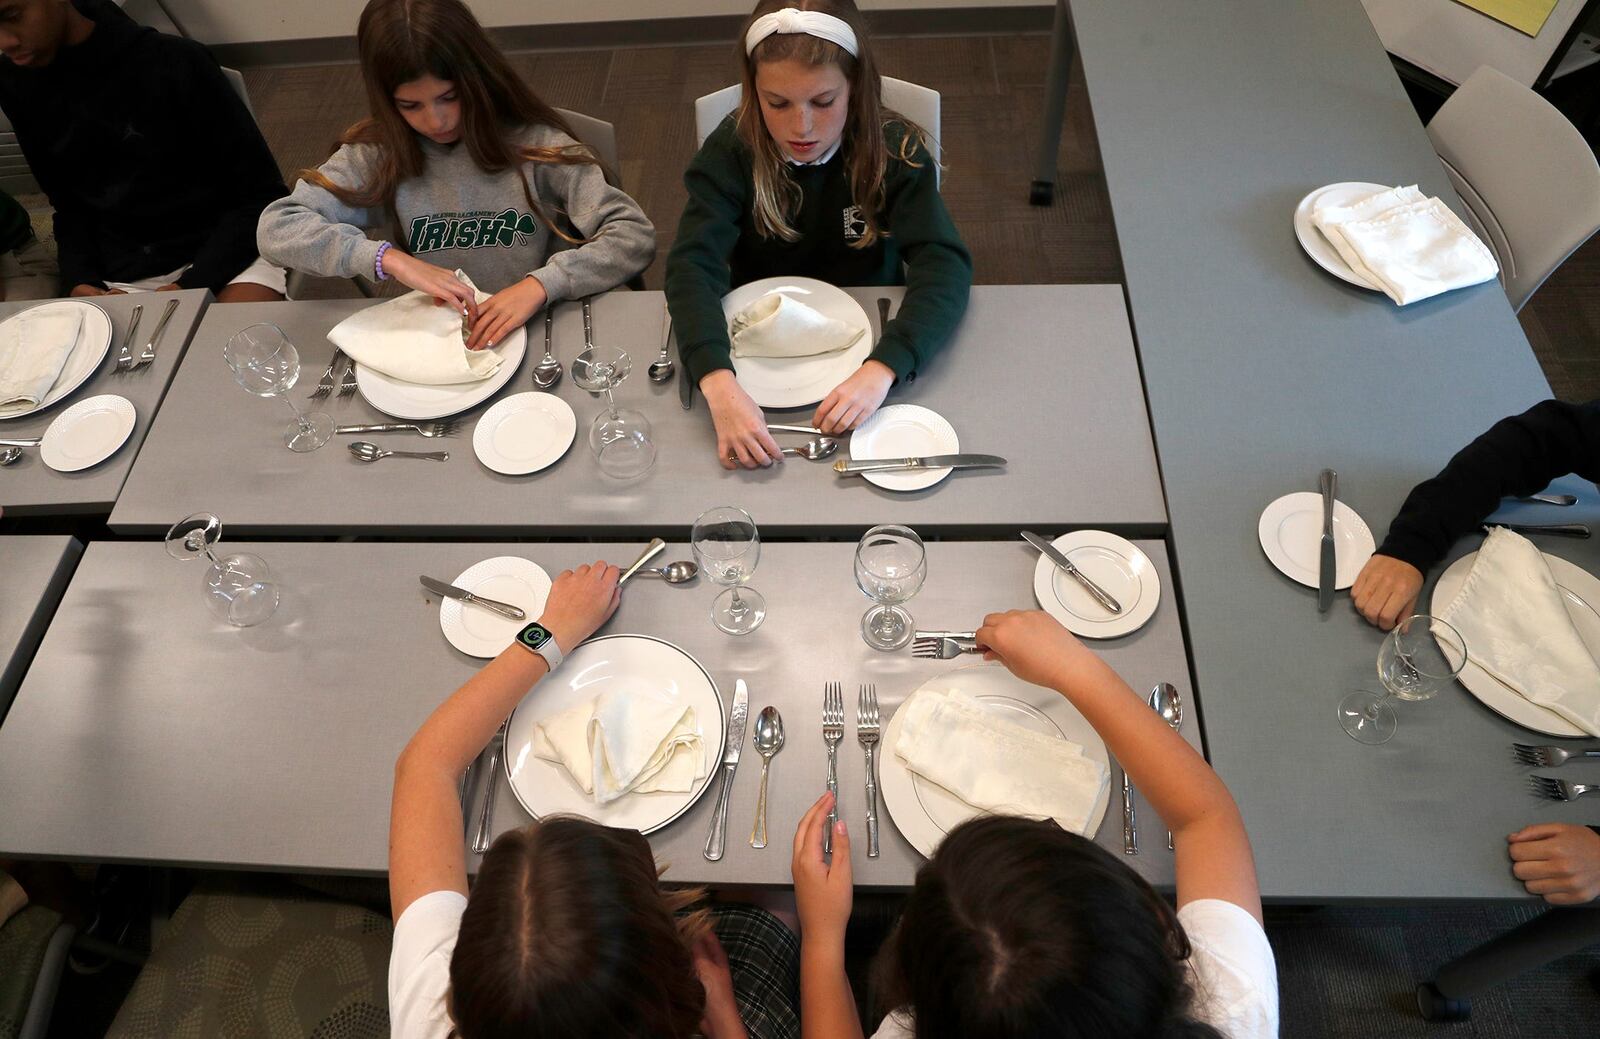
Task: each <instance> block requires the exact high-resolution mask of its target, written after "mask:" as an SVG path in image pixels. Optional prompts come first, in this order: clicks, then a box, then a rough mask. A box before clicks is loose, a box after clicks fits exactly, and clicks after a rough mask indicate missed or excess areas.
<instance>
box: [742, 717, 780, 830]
mask: <svg viewBox="0 0 1600 1039" xmlns="http://www.w3.org/2000/svg"><path fill="white" fill-rule="evenodd" d="M751 739H752V742H753V743H754V744H755V748H756V753H757V754H760V755H761V792H760V793H759V794H757V795H756V825H755V829H753V830H751V831H750V847H752V848H765V847H766V846H767V769H769V768H771V767H772V756H773V755H774V754H776V753H778V751H780V750H782V749H783V716H782V715H780V714H779V713H778V709H777V708H776V707H763V708H761V713H760V714H758V715H756V731H755V734H754V735H753V736H752V738H751Z"/></svg>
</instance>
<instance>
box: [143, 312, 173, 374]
mask: <svg viewBox="0 0 1600 1039" xmlns="http://www.w3.org/2000/svg"><path fill="white" fill-rule="evenodd" d="M177 309H178V301H177V300H175V299H173V300H168V301H167V307H166V309H165V310H163V311H162V312H161V320H160V321H157V322H156V330H155V331H154V332H151V333H150V341H149V342H148V343H145V344H144V351H143V352H142V353H140V354H139V360H138V361H136V362H134V365H133V367H134V368H143V367H144V366H145V365H147V364H149V363H150V362H152V361H154V360H155V359H156V344H158V343H160V342H161V333H163V332H165V331H166V330H167V322H168V321H171V320H172V312H173V311H175V310H177Z"/></svg>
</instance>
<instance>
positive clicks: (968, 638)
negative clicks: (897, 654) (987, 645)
mask: <svg viewBox="0 0 1600 1039" xmlns="http://www.w3.org/2000/svg"><path fill="white" fill-rule="evenodd" d="M982 652H983V647H982V646H980V645H978V643H977V636H976V635H975V634H974V633H973V632H970V631H957V632H951V633H950V634H948V635H921V636H919V637H918V638H916V639H914V640H913V641H912V643H911V655H912V656H914V657H917V658H918V659H920V660H950V659H952V658H953V657H959V656H961V654H963V653H982Z"/></svg>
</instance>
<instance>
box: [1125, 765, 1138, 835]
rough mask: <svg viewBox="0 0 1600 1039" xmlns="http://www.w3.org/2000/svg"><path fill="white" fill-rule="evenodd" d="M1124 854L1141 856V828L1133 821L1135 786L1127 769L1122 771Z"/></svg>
mask: <svg viewBox="0 0 1600 1039" xmlns="http://www.w3.org/2000/svg"><path fill="white" fill-rule="evenodd" d="M1122 854H1124V855H1137V854H1139V828H1138V827H1137V826H1135V825H1134V821H1133V786H1132V784H1130V783H1129V782H1128V770H1127V769H1123V770H1122Z"/></svg>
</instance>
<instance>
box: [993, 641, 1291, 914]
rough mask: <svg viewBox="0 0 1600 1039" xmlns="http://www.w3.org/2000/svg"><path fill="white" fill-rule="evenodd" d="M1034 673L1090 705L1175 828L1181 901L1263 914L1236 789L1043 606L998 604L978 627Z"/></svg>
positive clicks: (1015, 670)
mask: <svg viewBox="0 0 1600 1039" xmlns="http://www.w3.org/2000/svg"><path fill="white" fill-rule="evenodd" d="M977 638H978V642H979V643H980V644H981V645H984V646H987V647H988V652H986V653H985V654H984V656H985V658H986V659H990V660H999V661H1000V662H1001V663H1003V664H1005V666H1006V667H1007V668H1009V669H1010V670H1011V672H1012V674H1015V675H1016V676H1017V677H1018V678H1020V679H1022V680H1023V681H1025V682H1032V683H1034V684H1035V685H1042V686H1046V687H1048V688H1051V689H1055V690H1056V691H1057V692H1059V693H1061V695H1063V696H1065V697H1066V698H1067V699H1068V700H1070V701H1072V705H1073V706H1074V707H1076V708H1077V709H1078V710H1079V711H1080V712H1082V714H1083V716H1084V718H1086V719H1088V722H1089V724H1090V725H1092V726H1094V730H1095V732H1097V733H1099V734H1100V738H1101V739H1103V740H1105V743H1106V748H1107V749H1108V750H1110V751H1111V754H1112V756H1114V757H1115V758H1116V759H1117V761H1118V762H1119V763H1120V764H1121V765H1122V767H1123V768H1124V769H1126V770H1127V773H1128V778H1129V779H1130V780H1131V781H1132V782H1133V783H1134V785H1135V786H1137V787H1138V788H1139V789H1140V790H1143V791H1144V795H1145V797H1147V798H1149V799H1150V803H1151V804H1153V805H1154V806H1155V809H1156V812H1157V813H1158V814H1159V815H1160V816H1161V818H1162V820H1163V821H1164V822H1165V823H1166V824H1167V826H1168V828H1170V829H1171V830H1172V841H1173V846H1174V848H1175V849H1176V851H1177V867H1178V905H1179V906H1180V907H1181V906H1183V905H1184V904H1185V903H1188V902H1193V901H1196V900H1197V899H1202V898H1216V899H1221V900H1222V901H1224V902H1232V903H1233V904H1234V905H1237V906H1240V907H1241V908H1243V909H1244V910H1246V911H1247V912H1248V913H1250V915H1251V916H1254V917H1255V918H1256V919H1257V920H1258V921H1259V920H1260V919H1261V891H1260V888H1259V887H1258V885H1257V883H1256V867H1255V858H1254V856H1253V855H1252V854H1251V852H1250V838H1249V835H1247V834H1246V833H1245V829H1244V819H1243V818H1242V817H1241V816H1240V815H1239V808H1238V806H1237V805H1235V804H1234V802H1233V796H1232V795H1231V794H1229V793H1228V788H1227V787H1225V786H1223V784H1222V780H1221V779H1219V778H1218V777H1217V774H1216V773H1215V772H1213V771H1212V770H1211V766H1210V765H1208V764H1206V760H1205V759H1204V758H1202V757H1201V756H1200V755H1199V753H1197V752H1196V751H1195V749H1194V748H1193V747H1191V746H1189V743H1188V741H1187V740H1185V739H1184V738H1183V737H1182V736H1179V735H1178V734H1177V733H1176V732H1174V731H1172V729H1171V727H1169V726H1168V725H1167V723H1166V722H1165V721H1164V720H1162V718H1161V716H1160V715H1158V714H1156V712H1155V711H1153V710H1151V709H1150V705H1149V704H1148V703H1146V702H1145V701H1144V700H1143V699H1142V698H1140V697H1139V695H1138V694H1136V693H1135V692H1134V691H1133V690H1132V689H1130V688H1128V684H1127V683H1126V682H1124V681H1123V680H1122V679H1121V678H1120V677H1119V676H1118V675H1117V673H1116V672H1115V671H1113V670H1112V669H1111V668H1110V666H1108V665H1107V664H1106V663H1105V661H1103V660H1101V659H1100V658H1099V657H1097V656H1095V654H1093V653H1091V652H1090V651H1089V650H1087V649H1085V648H1084V646H1083V644H1082V643H1080V642H1079V641H1078V640H1077V639H1075V638H1073V637H1072V635H1071V634H1069V633H1068V632H1067V630H1066V629H1065V628H1063V627H1062V626H1061V625H1060V624H1058V623H1057V622H1056V621H1055V620H1054V618H1052V617H1050V616H1049V615H1048V614H1045V613H1041V612H1039V611H1037V610H1033V611H1028V612H1023V611H1019V610H1013V611H1011V612H1009V613H992V614H990V615H989V616H988V617H985V618H984V622H983V627H982V628H980V629H979V630H978V632H977Z"/></svg>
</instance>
